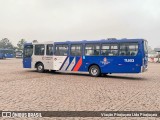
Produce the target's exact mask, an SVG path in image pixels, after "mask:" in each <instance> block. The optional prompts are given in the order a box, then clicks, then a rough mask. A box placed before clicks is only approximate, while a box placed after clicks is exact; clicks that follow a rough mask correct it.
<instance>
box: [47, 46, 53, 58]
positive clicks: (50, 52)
mask: <svg viewBox="0 0 160 120" xmlns="http://www.w3.org/2000/svg"><path fill="white" fill-rule="evenodd" d="M46 55H53V45H52V44H50V45H47V50H46Z"/></svg>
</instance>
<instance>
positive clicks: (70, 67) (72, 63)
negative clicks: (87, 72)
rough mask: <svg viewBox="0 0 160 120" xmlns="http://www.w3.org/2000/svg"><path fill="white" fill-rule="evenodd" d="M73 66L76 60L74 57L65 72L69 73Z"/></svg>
mask: <svg viewBox="0 0 160 120" xmlns="http://www.w3.org/2000/svg"><path fill="white" fill-rule="evenodd" d="M75 64H76V58H75V57H74V59H73V60H72V62H71V64H70V65H69V67H68V69H67V70H69V71H71V70H72V69H73V67H74V66H75Z"/></svg>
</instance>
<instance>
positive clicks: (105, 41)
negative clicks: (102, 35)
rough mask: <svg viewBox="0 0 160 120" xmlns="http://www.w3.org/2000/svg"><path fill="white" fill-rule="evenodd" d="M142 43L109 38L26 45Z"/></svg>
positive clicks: (134, 40) (137, 40) (135, 40)
mask: <svg viewBox="0 0 160 120" xmlns="http://www.w3.org/2000/svg"><path fill="white" fill-rule="evenodd" d="M141 41H146V40H145V39H126V38H124V39H116V38H108V39H101V40H80V41H59V42H54V41H49V42H40V43H39V42H38V43H25V45H32V44H34V45H36V44H54V43H55V44H72V43H73V44H74V43H75V44H76V43H99V42H104V43H115V42H116V43H121V42H141Z"/></svg>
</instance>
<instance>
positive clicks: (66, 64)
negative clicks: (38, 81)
mask: <svg viewBox="0 0 160 120" xmlns="http://www.w3.org/2000/svg"><path fill="white" fill-rule="evenodd" d="M68 65H69V57H68V58H67V60H66V62H65V63H64V65H63V67H62V69H61V70H66V68H67V66H68Z"/></svg>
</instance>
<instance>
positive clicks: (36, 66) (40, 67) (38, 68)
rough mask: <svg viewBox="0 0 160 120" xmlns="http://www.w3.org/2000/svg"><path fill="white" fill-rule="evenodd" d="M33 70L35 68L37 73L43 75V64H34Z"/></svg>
mask: <svg viewBox="0 0 160 120" xmlns="http://www.w3.org/2000/svg"><path fill="white" fill-rule="evenodd" d="M35 68H37V71H38V72H39V73H43V72H44V64H43V63H42V62H40V61H39V62H36V64H35Z"/></svg>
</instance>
